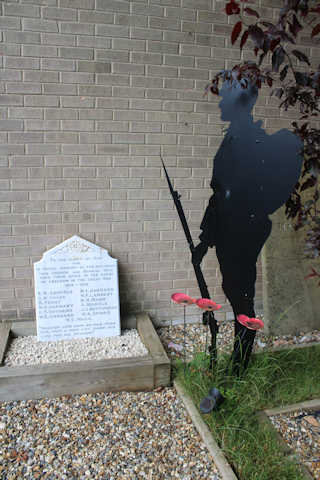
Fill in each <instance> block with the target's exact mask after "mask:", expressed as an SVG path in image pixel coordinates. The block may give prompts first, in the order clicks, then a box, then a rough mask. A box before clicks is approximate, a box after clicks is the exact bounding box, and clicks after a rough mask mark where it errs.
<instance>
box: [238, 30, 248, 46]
mask: <svg viewBox="0 0 320 480" xmlns="http://www.w3.org/2000/svg"><path fill="white" fill-rule="evenodd" d="M248 37H249V32H248V30H246V31H245V32H243V34H242V37H241V41H240V49H241V50H242V48H243V47H244V44H245V43H246V41H247V40H248Z"/></svg>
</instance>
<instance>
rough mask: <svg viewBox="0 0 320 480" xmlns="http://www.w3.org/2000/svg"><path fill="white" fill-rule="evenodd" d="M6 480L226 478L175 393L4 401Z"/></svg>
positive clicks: (1, 456)
mask: <svg viewBox="0 0 320 480" xmlns="http://www.w3.org/2000/svg"><path fill="white" fill-rule="evenodd" d="M0 418H1V420H0V479H1V480H22V479H24V480H36V479H40V480H76V479H77V480H83V479H84V480H85V479H89V480H92V479H99V480H100V479H101V480H140V479H141V480H143V479H145V480H149V479H150V480H151V479H152V480H170V479H178V480H221V476H220V475H219V473H218V470H217V467H216V466H215V464H214V462H213V460H212V458H211V457H210V455H209V454H208V451H207V449H206V447H205V445H204V443H203V442H202V440H201V438H200V436H199V434H198V433H197V431H196V430H195V428H194V426H193V423H192V421H191V419H190V417H189V416H188V414H187V413H186V410H185V409H184V406H183V403H182V402H181V400H180V399H179V397H178V396H177V393H176V392H175V390H174V389H172V388H165V389H162V390H158V391H153V392H139V393H128V392H121V393H97V394H89V395H73V396H64V397H60V398H55V399H42V400H29V401H19V402H7V403H1V402H0Z"/></svg>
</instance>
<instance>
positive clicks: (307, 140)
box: [207, 0, 320, 276]
mask: <svg viewBox="0 0 320 480" xmlns="http://www.w3.org/2000/svg"><path fill="white" fill-rule="evenodd" d="M225 11H226V14H227V15H237V16H238V17H239V21H237V22H236V23H235V25H234V27H233V30H232V33H231V43H232V44H234V43H235V42H236V41H237V40H238V39H239V38H240V49H241V50H242V49H243V47H244V45H245V44H246V42H247V40H248V39H249V40H251V42H252V44H253V50H254V54H255V56H256V57H257V61H256V62H252V61H246V62H244V63H242V64H238V65H235V66H234V67H233V68H232V69H231V70H222V71H220V72H219V73H218V74H217V75H216V76H215V77H214V78H213V79H212V81H211V83H210V84H209V85H208V86H207V91H211V92H212V93H213V94H218V93H219V81H220V80H223V81H224V80H230V81H231V82H239V83H240V85H241V86H242V87H243V88H246V87H247V85H248V81H250V82H252V83H254V84H255V85H256V86H257V87H258V88H261V86H262V85H263V84H264V85H267V86H269V87H272V86H273V85H274V84H275V81H277V82H278V86H277V88H274V89H273V91H272V92H271V94H272V95H275V96H276V97H278V98H279V101H280V104H279V107H280V108H284V109H285V110H288V108H291V107H298V108H299V111H300V118H299V120H298V121H296V122H293V124H292V126H293V130H294V133H296V134H297V135H298V136H299V137H300V138H301V140H302V142H303V157H304V164H303V169H302V175H301V178H300V181H299V183H297V185H296V187H295V190H294V192H293V193H292V195H291V196H290V198H289V199H288V201H287V203H286V214H287V217H288V218H291V219H295V229H296V230H299V229H300V228H302V227H304V226H306V227H308V231H307V237H306V250H305V253H306V255H307V256H308V257H310V258H315V257H319V255H320V218H319V215H318V209H317V205H318V200H319V173H320V130H319V129H318V128H315V127H313V126H311V124H310V120H312V119H313V120H314V118H313V117H317V115H318V113H319V97H320V66H319V67H318V69H317V70H313V69H312V68H311V65H310V60H309V58H308V56H307V55H306V54H305V53H304V52H302V51H301V50H299V49H297V48H296V47H295V44H296V41H297V38H298V35H299V34H300V33H301V32H302V31H303V30H304V29H305V28H309V27H311V28H312V30H311V38H314V37H316V36H317V35H319V34H320V23H317V19H318V17H319V15H320V3H319V4H315V3H314V2H312V0H284V2H283V7H282V8H281V9H280V12H279V17H278V18H277V21H275V22H274V23H272V22H270V21H264V20H263V19H262V18H261V17H260V13H259V12H258V11H256V10H254V9H252V8H250V7H247V6H245V4H244V0H240V1H236V0H230V1H228V3H227V4H226V7H225ZM244 14H246V18H249V19H253V23H250V24H248V23H246V21H245V18H244ZM268 59H269V60H271V65H270V66H263V62H264V61H265V60H268ZM297 60H298V62H297ZM297 63H298V66H295V65H296V64H297ZM279 85H280V86H279ZM297 115H299V114H297ZM305 190H308V191H309V192H308V193H309V195H307V200H304V199H303V198H302V192H304V191H305ZM312 276H314V275H312Z"/></svg>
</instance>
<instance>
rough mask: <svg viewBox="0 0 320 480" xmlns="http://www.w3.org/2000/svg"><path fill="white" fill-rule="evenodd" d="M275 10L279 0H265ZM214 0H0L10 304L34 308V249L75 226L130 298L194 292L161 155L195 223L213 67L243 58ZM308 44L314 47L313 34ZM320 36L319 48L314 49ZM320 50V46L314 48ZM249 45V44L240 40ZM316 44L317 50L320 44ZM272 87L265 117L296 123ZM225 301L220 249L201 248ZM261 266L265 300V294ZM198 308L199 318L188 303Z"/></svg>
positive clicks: (166, 305)
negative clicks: (115, 268) (114, 268)
mask: <svg viewBox="0 0 320 480" xmlns="http://www.w3.org/2000/svg"><path fill="white" fill-rule="evenodd" d="M262 3H263V6H264V8H263V13H264V15H265V18H266V19H268V18H272V16H273V14H274V10H273V8H272V7H274V6H277V5H278V2H277V1H275V0H274V1H273V0H271V1H270V0H264V1H263V2H262ZM224 4H225V2H224V1H222V2H221V1H215V0H142V1H139V0H135V1H125V0H16V1H14V0H12V1H7V0H5V1H2V2H1V4H0V14H1V17H0V39H1V44H0V52H1V58H0V62H1V64H0V67H1V71H0V80H1V81H0V315H1V318H2V319H3V320H9V319H16V318H17V319H30V318H34V302H33V296H34V291H33V262H35V261H38V260H39V259H40V258H41V256H42V254H43V252H44V251H45V250H46V249H48V248H51V247H53V246H54V245H56V244H57V243H59V242H61V241H63V240H64V239H66V238H68V237H70V236H71V235H73V234H78V235H80V236H82V237H83V238H86V239H88V240H90V241H92V242H95V243H97V244H98V245H100V246H102V247H104V248H106V249H108V251H109V253H110V254H111V255H112V256H114V257H115V258H117V259H118V260H119V273H120V295H121V303H122V311H123V313H125V312H136V311H141V310H146V311H148V312H149V313H150V314H151V316H152V318H153V319H154V320H155V321H156V322H158V323H165V322H168V321H170V319H174V320H178V319H181V310H180V309H179V308H178V307H174V306H172V305H171V304H170V296H171V294H172V293H173V292H175V291H182V292H186V293H189V294H192V295H195V296H198V289H197V286H196V283H195V280H194V275H193V270H192V268H191V263H190V255H189V252H188V249H187V246H186V242H185V239H184V236H183V233H182V230H181V227H180V223H179V220H178V218H177V215H176V212H175V210H174V208H173V203H172V201H171V199H170V198H169V194H168V188H167V185H166V182H165V179H164V176H163V172H162V171H161V167H160V154H162V156H163V158H164V160H165V163H166V165H167V167H168V171H169V173H170V175H171V177H172V179H173V180H174V186H175V188H177V189H178V190H179V192H180V193H181V195H182V201H183V205H184V208H185V211H186V215H187V218H188V220H189V223H190V227H191V230H192V234H193V235H194V238H195V239H196V238H197V235H198V234H199V224H200V221H201V218H202V215H203V212H204V209H205V206H206V203H207V200H208V198H209V196H210V194H211V191H210V189H209V188H208V185H209V181H210V177H211V171H212V158H213V156H214V154H215V152H216V151H217V148H218V146H219V144H220V142H221V139H222V127H223V124H222V122H221V121H220V118H219V110H218V108H217V103H218V98H214V97H212V96H211V97H209V98H207V97H204V96H203V89H204V87H205V85H206V83H207V82H208V80H209V79H210V78H211V77H212V76H213V75H214V74H215V73H216V72H217V71H218V70H219V69H221V68H224V67H230V66H232V65H233V64H234V63H235V62H236V61H237V60H239V59H240V53H239V49H238V47H237V46H236V47H230V40H229V36H230V31H231V29H232V25H231V24H228V21H229V23H233V21H234V19H233V18H229V19H228V18H227V17H226V15H225V14H224V13H223V6H224ZM305 50H306V51H307V53H310V47H309V46H308V45H307V44H306V46H305ZM314 50H317V49H314ZM311 53H313V54H314V55H316V56H317V52H316V51H314V52H311ZM244 55H245V57H246V58H250V56H251V53H250V52H249V51H248V50H244ZM318 58H319V55H318ZM268 95H269V92H267V91H262V93H261V95H260V98H259V100H258V103H257V106H256V118H261V119H263V120H264V121H265V122H266V123H265V126H267V127H268V126H270V127H272V128H280V127H283V126H289V122H288V119H287V118H286V117H285V116H284V115H283V114H282V116H281V117H279V110H278V108H277V105H278V101H277V100H274V99H270V98H269V97H268ZM204 274H205V277H206V280H207V283H208V286H209V288H210V292H211V294H212V296H213V297H214V298H215V299H216V300H217V301H218V302H220V303H222V304H223V305H224V306H225V308H224V313H223V314H221V315H220V316H222V317H224V316H225V312H226V311H228V308H227V305H226V302H225V298H224V295H223V294H222V291H221V287H220V277H219V269H218V265H217V261H216V258H215V255H214V250H213V251H210V253H209V254H208V255H207V258H206V260H205V262H204ZM261 290H262V289H261V270H259V276H258V282H257V307H258V309H259V308H260V307H261ZM189 312H190V315H189V319H199V314H198V313H197V312H196V310H195V309H191V310H190V311H189Z"/></svg>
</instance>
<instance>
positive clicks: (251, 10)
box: [243, 7, 260, 18]
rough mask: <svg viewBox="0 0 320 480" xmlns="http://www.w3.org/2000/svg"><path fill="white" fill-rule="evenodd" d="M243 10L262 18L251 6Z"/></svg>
mask: <svg viewBox="0 0 320 480" xmlns="http://www.w3.org/2000/svg"><path fill="white" fill-rule="evenodd" d="M243 11H244V12H246V13H247V14H248V15H254V16H255V17H257V18H260V15H259V13H258V12H256V11H255V10H253V9H252V8H250V7H246V8H244V9H243Z"/></svg>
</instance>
